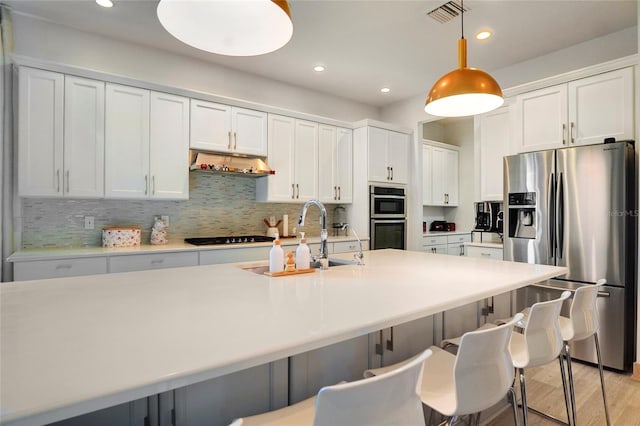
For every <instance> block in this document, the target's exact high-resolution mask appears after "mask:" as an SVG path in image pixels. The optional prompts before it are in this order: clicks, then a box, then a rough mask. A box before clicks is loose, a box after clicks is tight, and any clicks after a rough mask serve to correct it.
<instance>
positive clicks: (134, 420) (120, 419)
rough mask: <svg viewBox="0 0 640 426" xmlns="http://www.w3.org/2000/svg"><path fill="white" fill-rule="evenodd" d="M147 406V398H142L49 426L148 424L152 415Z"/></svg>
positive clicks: (124, 425)
mask: <svg viewBox="0 0 640 426" xmlns="http://www.w3.org/2000/svg"><path fill="white" fill-rule="evenodd" d="M147 406H148V404H147V398H141V399H137V400H135V401H130V402H125V403H124V404H118V405H114V406H113V407H108V408H104V409H102V410H98V411H93V412H91V413H87V414H82V415H80V416H76V417H71V418H69V419H66V420H62V421H59V422H55V423H49V426H86V425H91V426H113V425H119V426H136V425H142V424H147V423H146V420H145V419H147V418H148V416H149V414H150V413H149V412H148V410H147Z"/></svg>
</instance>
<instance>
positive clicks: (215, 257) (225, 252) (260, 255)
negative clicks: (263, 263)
mask: <svg viewBox="0 0 640 426" xmlns="http://www.w3.org/2000/svg"><path fill="white" fill-rule="evenodd" d="M269 250H271V247H270V246H265V247H243V248H229V249H212V250H202V251H201V252H200V265H217V264H219V263H236V262H249V261H254V260H268V259H269ZM294 250H295V248H294ZM285 251H288V249H287V248H285Z"/></svg>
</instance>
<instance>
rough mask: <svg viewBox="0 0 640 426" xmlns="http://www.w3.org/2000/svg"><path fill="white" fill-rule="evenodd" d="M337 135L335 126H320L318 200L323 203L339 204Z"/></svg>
mask: <svg viewBox="0 0 640 426" xmlns="http://www.w3.org/2000/svg"><path fill="white" fill-rule="evenodd" d="M337 134H338V129H336V128H335V127H333V126H327V125H324V124H321V125H319V126H318V198H319V199H320V201H322V202H323V203H336V202H338V183H337V178H336V177H337V175H338V173H339V170H338V164H337V161H336V160H337V155H338V154H337V137H338V136H337Z"/></svg>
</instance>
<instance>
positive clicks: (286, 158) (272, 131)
mask: <svg viewBox="0 0 640 426" xmlns="http://www.w3.org/2000/svg"><path fill="white" fill-rule="evenodd" d="M268 128H269V144H268V152H269V155H268V156H267V162H268V164H269V167H271V169H272V170H275V174H274V175H269V176H266V177H263V178H260V179H256V200H257V201H261V202H289V203H290V202H305V201H308V200H310V199H313V198H317V191H318V123H314V122H311V121H304V120H298V119H295V118H291V117H286V116H281V115H275V114H269V127H268Z"/></svg>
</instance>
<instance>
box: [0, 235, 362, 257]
mask: <svg viewBox="0 0 640 426" xmlns="http://www.w3.org/2000/svg"><path fill="white" fill-rule="evenodd" d="M368 240H369V238H363V239H362V241H368ZM341 241H357V239H356V238H355V237H352V236H349V237H346V236H339V237H329V238H328V239H327V242H328V243H336V242H341ZM281 242H282V246H284V247H287V246H297V245H298V238H282V239H281ZM307 242H308V243H309V244H314V243H320V237H309V238H307ZM272 245H273V243H271V242H266V243H247V244H245V243H242V244H220V245H207V246H195V245H193V244H187V243H185V242H182V241H181V242H178V243H169V244H166V245H150V244H143V245H140V246H137V247H122V248H104V247H74V248H46V247H45V248H33V249H22V250H18V251H16V252H15V253H13V254H12V255H11V256H9V257H8V258H7V261H9V262H26V261H34V260H56V259H69V258H79V257H98V256H125V255H130V254H143V253H163V252H177V251H206V250H222V249H241V248H248V247H271V246H272Z"/></svg>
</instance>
